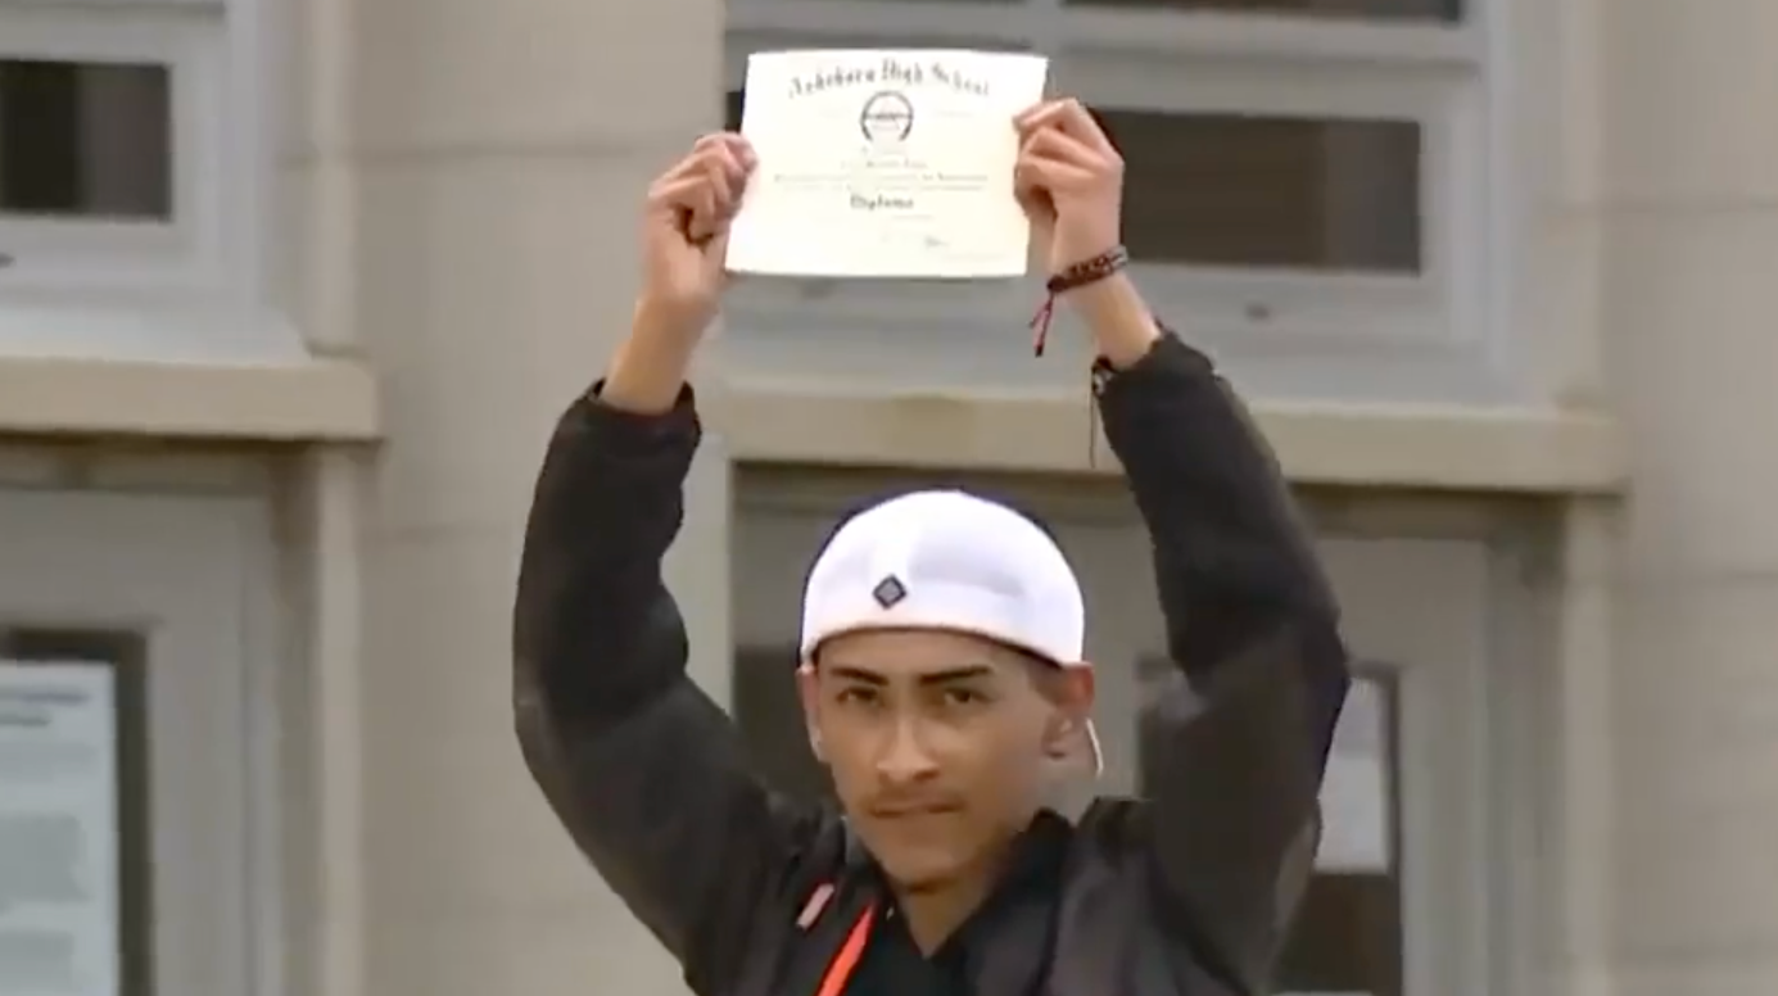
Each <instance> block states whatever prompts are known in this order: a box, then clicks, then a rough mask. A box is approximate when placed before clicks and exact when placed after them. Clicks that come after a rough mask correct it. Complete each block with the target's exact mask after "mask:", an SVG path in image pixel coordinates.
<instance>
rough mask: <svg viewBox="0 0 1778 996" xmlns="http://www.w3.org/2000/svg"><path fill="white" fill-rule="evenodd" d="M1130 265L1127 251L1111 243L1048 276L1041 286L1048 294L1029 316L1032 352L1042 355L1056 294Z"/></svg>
mask: <svg viewBox="0 0 1778 996" xmlns="http://www.w3.org/2000/svg"><path fill="white" fill-rule="evenodd" d="M1128 265H1130V252H1129V250H1128V249H1125V248H1124V247H1123V246H1112V247H1111V248H1110V249H1107V250H1105V251H1104V252H1102V253H1100V254H1099V255H1097V256H1094V257H1093V258H1092V259H1089V260H1085V261H1083V262H1079V263H1075V264H1074V265H1073V266H1069V267H1067V268H1065V269H1063V270H1062V272H1060V273H1058V274H1056V275H1055V276H1052V277H1050V278H1049V282H1048V283H1047V284H1045V285H1044V290H1045V291H1046V292H1047V293H1048V296H1047V297H1045V298H1044V301H1043V306H1042V307H1040V308H1038V309H1037V314H1036V315H1034V316H1032V318H1031V328H1032V329H1033V331H1034V332H1035V333H1036V334H1035V336H1034V337H1033V340H1032V343H1031V350H1032V354H1033V355H1035V356H1042V355H1043V346H1044V343H1045V342H1046V341H1047V340H1048V339H1049V333H1050V321H1051V319H1053V318H1054V317H1055V314H1056V297H1057V295H1060V294H1065V293H1067V292H1068V291H1071V290H1075V289H1076V288H1080V287H1085V286H1087V285H1088V284H1096V283H1098V282H1099V281H1101V280H1104V279H1105V278H1106V277H1109V276H1111V275H1112V274H1114V273H1116V272H1117V271H1119V270H1121V269H1123V268H1124V267H1126V266H1128Z"/></svg>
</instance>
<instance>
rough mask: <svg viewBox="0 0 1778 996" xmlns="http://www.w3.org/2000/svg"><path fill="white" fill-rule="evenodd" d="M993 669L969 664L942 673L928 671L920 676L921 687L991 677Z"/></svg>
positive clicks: (983, 665)
mask: <svg viewBox="0 0 1778 996" xmlns="http://www.w3.org/2000/svg"><path fill="white" fill-rule="evenodd" d="M993 675H994V669H993V668H991V667H989V666H988V665H986V664H969V665H965V666H963V667H951V668H945V669H944V670H943V671H929V672H927V673H925V674H922V675H920V684H922V685H954V684H961V683H963V682H966V681H973V680H975V679H977V678H989V677H993Z"/></svg>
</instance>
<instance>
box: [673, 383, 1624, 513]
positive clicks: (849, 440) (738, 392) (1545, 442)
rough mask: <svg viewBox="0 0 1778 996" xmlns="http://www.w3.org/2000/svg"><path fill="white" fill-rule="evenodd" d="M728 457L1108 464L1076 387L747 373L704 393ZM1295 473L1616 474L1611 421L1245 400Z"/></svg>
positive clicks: (1565, 489)
mask: <svg viewBox="0 0 1778 996" xmlns="http://www.w3.org/2000/svg"><path fill="white" fill-rule="evenodd" d="M707 396H708V398H709V402H708V409H709V411H708V420H709V422H710V424H711V427H712V428H713V429H714V430H715V431H717V432H719V433H721V434H722V436H723V438H724V440H725V442H726V443H727V446H728V450H729V453H730V455H731V456H732V457H733V458H734V459H735V460H737V461H746V462H755V463H776V464H817V465H845V466H855V467H884V466H901V467H920V468H929V469H966V468H967V469H978V470H996V471H1022V472H1037V473H1061V474H1111V473H1116V472H1117V465H1116V461H1115V459H1114V458H1113V457H1112V455H1111V452H1110V449H1109V448H1108V447H1107V446H1106V444H1105V443H1104V442H1103V440H1102V439H1100V440H1099V441H1098V442H1097V443H1096V444H1091V443H1089V440H1091V439H1093V438H1094V434H1095V433H1096V427H1095V426H1094V423H1093V420H1092V416H1091V414H1090V408H1089V403H1088V399H1087V396H1086V394H1085V392H1084V390H1083V391H1082V392H1081V393H1080V394H1075V395H1072V396H1062V395H1059V394H1003V395H985V396H984V395H978V396H971V397H967V398H966V397H958V396H941V395H932V394H917V393H905V394H889V393H883V392H881V391H880V390H878V391H876V392H875V393H872V392H871V391H869V390H861V391H848V390H844V386H843V385H832V386H830V387H828V388H827V389H826V390H823V391H812V390H810V389H809V386H808V384H807V382H806V381H805V382H802V383H800V384H790V383H781V384H774V383H767V382H765V381H762V380H758V379H754V378H748V379H746V380H745V381H739V382H731V383H728V384H725V385H723V386H721V387H719V388H716V389H714V390H711V391H709V392H708V393H707ZM1254 414H1255V416H1256V418H1257V419H1258V421H1259V423H1260V426H1261V428H1262V429H1263V430H1264V432H1265V433H1266V435H1267V437H1268V438H1269V439H1271V441H1272V444H1273V446H1274V447H1275V448H1276V449H1277V451H1278V455H1279V459H1280V460H1281V461H1282V463H1283V464H1284V468H1285V471H1286V473H1287V474H1288V475H1289V476H1290V478H1291V479H1292V480H1293V481H1296V482H1299V483H1302V484H1319V485H1345V486H1368V487H1391V488H1416V489H1433V490H1456V491H1487V492H1515V493H1528V494H1537V493H1542V494H1601V493H1613V492H1616V491H1618V490H1620V489H1621V488H1622V487H1623V486H1624V483H1625V480H1626V468H1625V461H1624V452H1623V447H1622V445H1621V443H1620V440H1619V437H1618V430H1617V426H1616V424H1615V423H1614V422H1613V421H1612V420H1611V419H1609V418H1607V417H1604V416H1602V415H1596V414H1589V413H1575V412H1561V411H1544V410H1535V409H1470V408H1460V407H1434V406H1392V405H1362V406H1360V405H1265V404H1261V405H1258V406H1257V407H1256V410H1255V412H1254Z"/></svg>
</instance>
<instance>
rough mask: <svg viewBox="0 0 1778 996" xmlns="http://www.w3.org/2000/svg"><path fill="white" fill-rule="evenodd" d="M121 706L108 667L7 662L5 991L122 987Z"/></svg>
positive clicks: (2, 793)
mask: <svg viewBox="0 0 1778 996" xmlns="http://www.w3.org/2000/svg"><path fill="white" fill-rule="evenodd" d="M115 720H116V712H115V709H114V706H113V692H112V675H111V671H110V668H108V667H106V666H105V665H93V664H80V663H67V664H61V663H57V664H45V663H37V662H32V663H29V664H25V663H17V662H8V661H3V660H0V993H5V994H6V996H115V994H116V993H117V992H118V988H119V985H120V980H119V972H118V962H117V958H118V954H117V952H118V886H117V882H118V867H117V861H118V847H117V832H118V829H117V779H116V774H117V772H116V767H117V761H116V757H117V754H116V751H117V745H116V725H115Z"/></svg>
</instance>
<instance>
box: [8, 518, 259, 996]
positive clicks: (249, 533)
mask: <svg viewBox="0 0 1778 996" xmlns="http://www.w3.org/2000/svg"><path fill="white" fill-rule="evenodd" d="M272 522H273V516H272V510H271V506H270V502H269V501H268V499H267V498H266V497H265V496H264V495H263V494H257V493H249V494H180V493H168V492H165V491H147V490H134V489H123V490H92V489H63V488H37V487H15V486H0V540H3V541H4V543H5V545H6V547H7V549H8V551H9V556H8V557H7V558H6V559H5V560H4V561H0V624H4V625H8V626H18V625H21V624H22V625H26V626H29V625H31V624H33V623H39V624H44V625H55V626H66V627H76V628H77V627H82V626H92V627H112V628H115V627H119V626H123V627H130V628H139V629H141V630H143V631H145V632H146V634H147V635H148V638H149V639H148V643H149V649H148V667H149V682H150V684H149V689H148V694H147V698H148V703H149V709H150V719H149V727H148V729H149V732H148V737H149V750H150V758H151V761H150V764H151V767H150V779H151V783H150V795H149V798H150V820H151V823H150V827H151V830H150V833H151V838H150V840H151V846H152V847H153V848H154V850H153V854H154V859H155V875H154V879H155V888H154V890H153V893H152V895H153V898H154V902H155V904H156V906H155V908H154V909H153V910H152V917H153V922H151V924H150V937H151V938H152V944H153V950H154V952H155V956H156V957H155V965H154V970H153V971H154V976H153V977H154V980H155V985H156V990H157V992H171V991H175V989H176V987H177V983H178V978H179V976H178V975H176V974H175V973H177V972H178V971H179V969H178V968H176V967H171V968H170V967H169V966H168V965H167V964H166V955H167V954H168V952H166V951H165V950H164V945H165V944H166V943H168V941H167V939H166V938H165V937H164V935H163V933H162V931H163V923H162V921H163V919H165V918H168V917H172V918H178V917H188V916H192V915H193V914H192V913H190V912H187V910H189V909H199V912H198V913H197V914H196V915H197V917H198V920H197V925H196V926H195V927H194V928H192V930H191V932H192V933H198V934H202V933H205V932H209V931H214V932H216V933H212V934H210V939H214V938H215V937H216V936H218V935H220V936H225V937H229V941H228V942H227V943H224V944H207V945H206V944H199V945H197V946H196V947H197V950H199V951H200V952H201V953H204V954H206V955H209V956H210V957H212V958H215V959H216V960H215V961H208V960H205V961H204V963H203V966H202V968H201V969H198V970H197V971H199V972H200V973H201V974H204V975H207V976H208V977H210V978H213V979H216V980H217V984H218V985H219V986H220V987H222V988H223V991H222V992H218V993H216V994H214V996H237V994H245V996H282V994H283V990H284V974H285V973H284V958H285V952H284V948H285V944H284V942H283V940H282V938H283V936H284V930H285V922H284V920H285V909H286V907H285V890H286V882H285V875H284V856H285V846H284V844H285V842H284V834H283V827H284V819H285V816H286V814H285V812H284V806H283V796H284V791H283V789H284V788H285V781H286V780H285V779H284V778H283V777H282V773H283V771H284V770H286V769H285V764H284V758H283V757H282V756H281V754H280V747H279V745H280V743H281V742H282V739H283V737H282V729H281V726H282V723H281V720H282V714H283V710H282V708H281V707H280V695H279V687H280V684H281V680H280V671H281V669H280V665H281V664H282V663H283V658H284V655H283V654H281V653H280V650H281V649H282V641H281V640H280V639H279V630H280V628H281V627H280V625H279V613H278V607H277V606H278V603H277V599H276V592H277V586H276V585H277V575H276V564H277V558H276V549H275V547H274V539H273V537H274V534H273V530H272ZM8 564H17V565H19V574H20V575H21V577H22V578H23V580H22V581H19V580H15V578H13V577H11V576H9V575H10V574H11V569H10V568H9V567H8V566H7V565H8ZM58 572H71V573H64V575H63V576H61V577H58V576H57V574H58ZM169 579H172V580H173V581H176V582H177V583H169ZM194 587H195V589H196V590H193V588H194ZM218 626H221V627H224V631H223V632H221V633H217V632H215V627H218ZM174 641H178V642H181V643H183V644H185V645H186V646H187V647H188V648H197V647H207V648H208V649H210V650H211V651H212V652H213V653H212V654H211V655H209V656H220V657H222V658H223V659H220V660H201V661H200V663H199V664H197V665H190V666H191V667H194V668H196V669H197V670H196V671H193V672H190V673H185V674H181V676H180V677H184V678H188V679H189V681H188V682H187V685H189V682H190V681H201V682H221V683H222V684H223V685H224V686H225V687H226V688H227V691H226V692H225V693H223V694H220V695H219V696H218V698H217V701H216V702H213V703H207V705H210V706H211V707H213V708H216V709H218V710H224V711H226V712H227V715H223V716H220V717H211V721H210V725H209V727H208V729H209V731H210V732H215V731H218V730H221V731H226V732H224V733H223V734H222V735H220V736H219V737H218V739H221V740H224V741H225V742H222V743H209V742H208V741H206V743H205V744H203V745H198V746H196V747H194V745H192V744H191V743H189V742H187V743H185V744H183V745H182V744H180V743H179V742H178V737H179V735H180V733H181V732H185V733H187V734H188V735H190V734H191V731H192V730H194V729H201V728H204V724H202V723H193V722H190V720H191V719H193V718H194V717H193V716H192V713H191V711H190V710H189V709H188V710H186V711H185V713H184V714H183V716H182V715H180V714H179V713H177V712H172V711H171V710H172V709H173V705H172V703H173V702H174V701H177V700H178V699H177V697H176V696H175V695H174V693H173V692H170V691H167V689H168V688H170V687H177V686H176V685H175V684H173V682H174V681H176V679H163V681H162V682H161V683H159V684H156V682H155V673H154V672H155V667H156V664H157V661H158V660H159V659H160V658H161V655H162V654H163V653H164V652H166V651H167V650H169V649H171V648H168V647H167V646H166V644H167V643H169V642H174ZM157 690H158V691H159V694H157ZM182 719H183V720H186V721H187V722H181V720H182ZM181 747H183V748H185V749H183V750H182V749H181ZM194 749H195V750H199V751H200V752H201V751H202V750H205V749H207V750H210V751H219V752H226V754H227V756H228V757H231V758H238V759H239V760H238V762H237V763H232V764H228V765H227V769H226V770H227V774H228V776H229V777H228V781H230V782H232V784H231V785H227V786H223V787H221V788H217V787H216V786H208V787H207V788H206V790H204V791H202V792H200V793H198V797H199V798H200V799H201V800H207V801H209V803H210V805H209V806H208V807H207V808H208V809H210V811H209V812H201V813H198V814H197V815H195V816H192V815H191V814H189V813H188V814H185V815H186V816H187V817H189V818H190V819H193V820H195V821H197V824H198V825H209V826H210V828H211V832H220V833H222V834H224V835H226V836H237V835H238V839H236V840H232V841H229V840H224V841H223V845H224V846H227V847H229V848H230V849H231V850H233V851H234V853H235V854H236V855H237V856H238V860H236V861H233V862H230V863H231V864H234V865H235V871H234V873H233V879H234V881H232V882H230V883H228V884H227V891H228V892H229V893H232V898H231V900H230V901H229V904H228V906H226V907H217V908H230V909H232V910H234V911H238V913H239V915H240V922H239V923H238V924H235V923H221V924H212V923H205V922H203V920H204V918H205V913H204V912H203V911H202V909H201V906H202V904H191V905H188V906H187V909H177V910H174V909H167V908H165V907H163V906H162V905H161V904H162V903H165V902H169V901H176V900H174V899H172V897H173V896H177V895H178V894H180V893H189V892H190V891H191V890H193V889H194V888H195V889H196V891H197V892H198V893H203V892H205V891H212V890H214V888H215V885H214V884H213V883H214V882H215V878H216V876H217V875H218V874H219V871H218V869H217V867H216V866H215V864H214V863H213V857H214V856H213V855H204V856H193V857H190V858H186V857H182V856H181V855H180V854H179V853H178V852H177V851H176V850H175V849H174V848H172V847H171V846H169V845H168V843H167V841H166V838H167V836H168V834H167V832H166V831H165V830H164V824H165V823H166V822H167V819H168V817H167V815H166V813H167V811H168V809H169V808H170V807H177V806H180V805H184V806H186V807H190V806H193V805H195V803H194V802H193V800H191V799H189V798H187V799H183V800H182V799H179V798H169V797H168V795H167V794H166V793H173V794H174V795H177V794H178V793H179V791H180V790H179V789H178V788H172V789H169V788H167V782H168V779H169V778H172V779H174V781H173V784H174V785H177V784H178V782H177V775H176V772H170V771H169V770H167V766H168V765H170V764H172V763H173V761H174V759H175V758H178V757H189V756H191V755H190V751H192V750H194ZM205 858H210V859H212V860H204V859H205ZM220 874H226V872H221V873H220ZM167 882H178V883H193V882H195V883H197V885H196V886H195V887H194V886H193V885H190V884H186V885H182V886H181V887H180V888H178V889H171V888H168V887H166V885H164V884H163V883H167ZM214 916H215V914H214V913H211V914H210V917H211V918H214ZM231 933H232V935H233V936H229V935H230V934H231ZM187 947H188V948H189V947H190V945H189V944H188V945H187ZM231 947H232V948H233V950H229V949H230V948H231ZM185 954H186V953H185V952H184V951H181V952H179V956H181V957H183V956H185ZM179 991H181V992H182V996H186V994H189V996H211V994H208V993H202V992H192V991H191V990H190V989H189V988H186V989H180V990H179Z"/></svg>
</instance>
